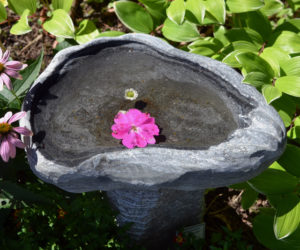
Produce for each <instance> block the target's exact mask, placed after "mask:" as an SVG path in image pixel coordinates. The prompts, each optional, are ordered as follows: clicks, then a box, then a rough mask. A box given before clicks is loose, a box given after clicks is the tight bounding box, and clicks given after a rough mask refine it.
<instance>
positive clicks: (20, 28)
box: [10, 9, 31, 35]
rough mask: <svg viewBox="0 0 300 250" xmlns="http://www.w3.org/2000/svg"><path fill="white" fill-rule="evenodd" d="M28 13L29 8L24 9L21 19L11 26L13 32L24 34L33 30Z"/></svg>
mask: <svg viewBox="0 0 300 250" xmlns="http://www.w3.org/2000/svg"><path fill="white" fill-rule="evenodd" d="M28 15H29V10H28V9H26V10H24V12H23V14H22V16H21V18H20V20H19V21H18V22H17V23H16V24H14V25H13V26H12V27H11V29H10V33H11V34H14V35H24V34H26V33H28V32H30V31H31V28H30V26H29V25H28Z"/></svg>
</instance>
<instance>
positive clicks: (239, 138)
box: [21, 34, 285, 242]
mask: <svg viewBox="0 0 300 250" xmlns="http://www.w3.org/2000/svg"><path fill="white" fill-rule="evenodd" d="M241 81H242V76H241V75H240V74H239V73H237V72H236V71H235V70H233V69H231V68H229V67H228V66H226V65H225V64H222V63H220V62H217V61H215V60H212V59H210V58H206V57H203V56H199V55H195V54H190V53H187V52H184V51H181V50H178V49H175V48H173V47H172V46H170V45H168V44H167V43H166V42H164V41H162V40H160V39H158V38H155V37H152V36H148V35H142V34H128V35H124V36H121V37H117V38H101V39H98V40H94V41H92V42H90V43H87V44H85V45H81V46H74V47H71V48H67V49H65V50H63V51H61V52H59V53H58V54H57V55H56V56H55V58H54V59H53V61H52V63H51V64H50V65H49V66H48V68H47V69H46V70H45V71H44V72H43V73H42V74H41V75H40V77H39V78H38V79H37V80H36V82H35V83H34V85H33V86H32V87H31V89H30V91H29V92H28V94H27V96H26V98H25V101H24V104H23V110H25V111H27V112H28V114H27V117H26V118H24V119H22V120H21V125H22V126H26V127H27V128H29V129H31V130H32V131H33V132H34V134H35V135H34V137H33V138H32V142H31V143H32V144H31V145H32V146H31V148H29V149H28V150H27V155H28V160H29V163H30V167H31V169H32V171H33V172H34V173H35V174H36V175H37V176H38V177H39V178H41V179H42V180H44V181H46V182H48V183H52V184H54V185H56V186H58V187H60V188H62V189H64V190H66V191H69V192H87V191H93V190H104V191H107V195H108V197H109V199H110V201H111V203H112V205H113V206H114V207H115V208H117V209H118V210H119V211H120V214H119V216H118V220H119V223H120V224H124V223H126V222H133V223H134V224H133V225H132V227H131V229H130V231H129V233H130V234H131V236H132V237H133V238H134V239H136V240H138V241H148V242H149V240H151V239H155V241H156V242H162V241H164V240H169V239H170V237H171V235H172V233H173V232H174V230H175V229H176V228H177V229H178V228H179V227H181V226H187V225H193V224H196V223H197V221H198V219H199V215H200V214H201V208H202V205H203V202H202V199H203V193H204V190H205V189H207V188H212V187H220V186H226V185H229V184H233V183H238V182H242V181H245V180H248V179H250V178H252V177H254V176H256V175H258V174H259V173H260V172H262V171H263V170H264V169H265V168H266V167H268V166H269V165H270V164H271V163H272V162H273V161H274V160H276V159H277V158H278V157H279V156H280V154H281V153H282V152H283V150H284V147H285V127H284V125H283V123H282V121H281V119H280V118H279V116H278V115H277V113H276V111H275V110H274V109H273V108H272V107H270V106H268V105H267V104H266V102H265V100H264V98H263V97H262V96H261V95H260V94H259V93H258V92H257V91H256V90H255V89H254V88H253V87H251V86H248V85H245V84H242V83H241ZM129 88H134V89H135V90H137V92H138V94H139V95H138V98H137V100H135V101H129V100H125V99H124V91H125V89H129ZM134 107H136V108H140V109H142V111H143V112H149V113H150V114H151V116H152V117H155V121H156V123H157V124H158V125H159V127H160V130H161V134H160V136H158V138H157V142H158V143H157V144H155V145H148V146H147V147H146V148H135V149H127V148H126V147H124V146H123V145H121V144H120V141H119V140H116V139H114V138H113V137H112V136H111V132H112V131H111V126H112V124H113V119H114V116H115V115H116V114H117V113H118V111H119V110H128V109H130V108H134ZM25 139H26V138H25Z"/></svg>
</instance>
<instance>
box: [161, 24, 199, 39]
mask: <svg viewBox="0 0 300 250" xmlns="http://www.w3.org/2000/svg"><path fill="white" fill-rule="evenodd" d="M162 33H163V35H164V36H165V37H166V38H167V39H169V40H171V41H174V42H191V41H194V40H196V39H198V38H199V37H200V34H199V31H198V29H197V26H196V25H195V24H193V23H190V22H188V21H185V22H183V24H181V25H177V24H175V23H174V22H172V21H171V20H170V19H166V21H165V22H164V26H163V28H162Z"/></svg>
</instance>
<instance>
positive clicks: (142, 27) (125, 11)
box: [114, 1, 153, 33]
mask: <svg viewBox="0 0 300 250" xmlns="http://www.w3.org/2000/svg"><path fill="white" fill-rule="evenodd" d="M114 6H115V11H116V14H117V16H118V18H119V19H120V21H121V22H122V23H123V24H124V25H125V26H126V27H128V28H129V29H131V30H132V31H135V32H141V33H150V32H151V31H152V30H153V20H152V17H151V16H150V14H149V13H148V12H147V11H146V10H145V9H144V8H143V7H142V6H140V5H138V4H137V3H134V2H130V1H119V2H114Z"/></svg>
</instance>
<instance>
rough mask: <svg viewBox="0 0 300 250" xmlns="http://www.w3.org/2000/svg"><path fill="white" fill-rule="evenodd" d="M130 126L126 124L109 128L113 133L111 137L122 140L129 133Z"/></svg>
mask: <svg viewBox="0 0 300 250" xmlns="http://www.w3.org/2000/svg"><path fill="white" fill-rule="evenodd" d="M130 129H131V126H129V125H127V124H114V125H112V126H111V130H112V131H113V133H112V136H113V137H114V138H116V139H123V138H124V136H125V135H126V134H128V133H129V131H130Z"/></svg>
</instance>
